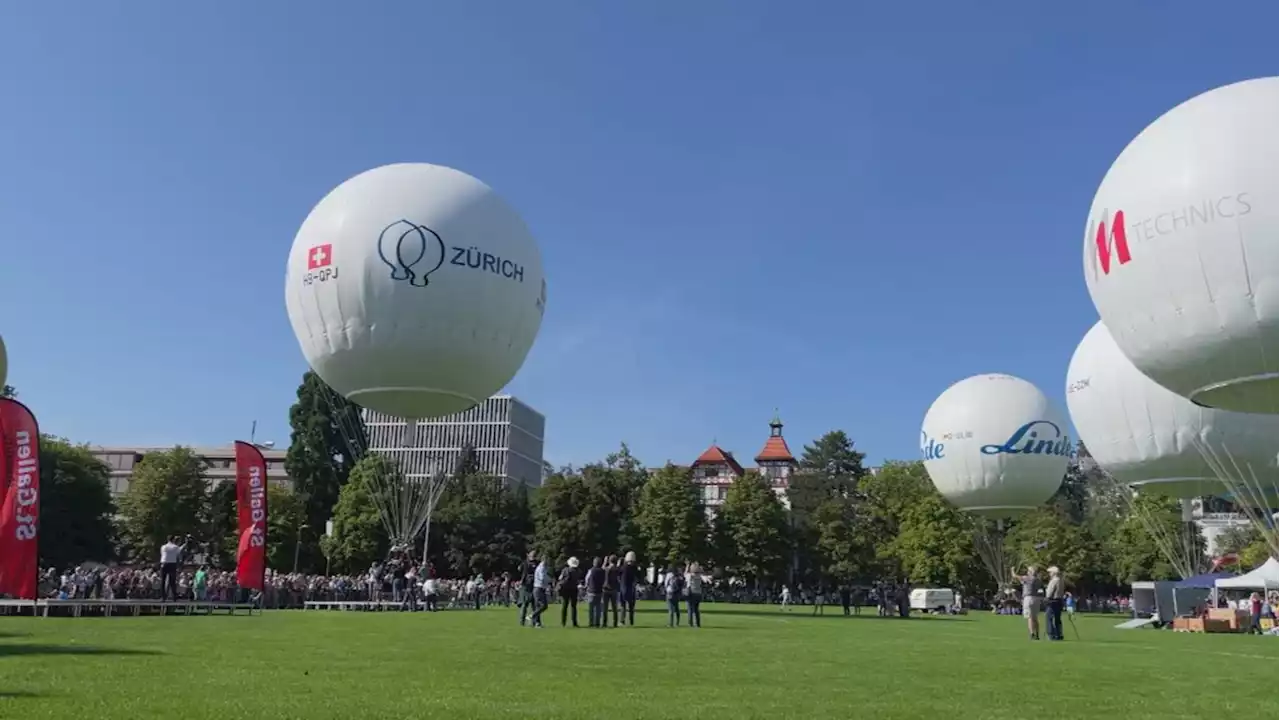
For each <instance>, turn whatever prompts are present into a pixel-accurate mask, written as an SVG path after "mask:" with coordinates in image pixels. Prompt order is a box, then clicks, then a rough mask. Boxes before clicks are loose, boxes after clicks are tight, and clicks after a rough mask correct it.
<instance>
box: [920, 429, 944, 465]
mask: <svg viewBox="0 0 1280 720" xmlns="http://www.w3.org/2000/svg"><path fill="white" fill-rule="evenodd" d="M946 451H947V446H946V443H940V442H938V441H937V440H935V439H934V438H931V437H929V433H927V432H924V431H923V430H921V431H920V454H921V455H922V456H923V457H924V459H925V460H941V459H942V458H944V457H946Z"/></svg>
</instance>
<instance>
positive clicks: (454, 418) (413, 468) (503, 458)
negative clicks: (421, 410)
mask: <svg viewBox="0 0 1280 720" xmlns="http://www.w3.org/2000/svg"><path fill="white" fill-rule="evenodd" d="M364 424H365V429H366V431H367V433H368V436H369V451H370V452H377V453H380V454H383V455H386V456H387V457H390V458H392V459H394V460H395V461H396V462H397V463H398V464H399V465H400V468H401V470H403V471H404V473H405V474H406V475H408V476H410V477H420V476H429V475H435V474H436V473H448V472H452V470H453V468H454V466H455V465H456V464H457V462H458V457H459V454H460V453H461V452H462V448H463V447H465V446H467V445H470V446H471V447H473V448H475V452H476V460H477V462H478V463H479V465H480V470H481V471H482V472H484V473H487V474H489V475H492V476H494V477H496V478H500V479H502V480H503V481H504V482H507V483H524V484H525V485H528V486H531V487H536V486H538V485H541V484H542V437H543V432H544V430H545V429H546V418H544V417H543V416H542V413H540V412H538V411H537V410H534V409H533V408H531V407H529V406H528V405H526V404H524V403H523V402H520V400H518V399H516V398H514V397H512V396H510V395H494V396H493V397H491V398H489V399H488V400H485V401H484V402H483V403H481V404H479V405H477V406H475V407H473V408H471V409H470V410H464V411H463V412H460V413H457V414H454V415H447V416H445V417H441V418H433V419H430V420H419V421H418V424H417V432H416V433H415V434H414V435H413V436H412V437H406V430H407V427H406V423H405V421H404V420H401V419H399V418H395V417H391V416H389V415H384V414H382V413H377V412H373V411H371V410H368V409H366V410H365V411H364Z"/></svg>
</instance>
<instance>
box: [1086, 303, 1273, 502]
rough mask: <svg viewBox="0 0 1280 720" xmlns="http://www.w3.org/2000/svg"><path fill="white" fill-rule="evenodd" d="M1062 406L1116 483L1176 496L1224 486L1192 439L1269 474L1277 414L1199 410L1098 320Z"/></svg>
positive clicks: (1218, 491)
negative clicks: (1129, 354)
mask: <svg viewBox="0 0 1280 720" xmlns="http://www.w3.org/2000/svg"><path fill="white" fill-rule="evenodd" d="M1067 409H1068V411H1069V412H1070V413H1071V421H1072V423H1073V424H1074V425H1075V428H1076V432H1078V433H1079V434H1080V440H1081V442H1083V443H1084V446H1085V447H1086V448H1088V451H1089V455H1090V456H1092V458H1093V460H1094V461H1095V462H1097V463H1098V465H1099V466H1101V467H1102V469H1104V470H1106V471H1107V472H1108V473H1110V474H1111V476H1112V477H1113V478H1115V480H1116V481H1117V482H1121V483H1124V484H1126V485H1129V486H1132V487H1134V488H1136V489H1137V490H1139V491H1140V492H1145V493H1156V494H1160V495H1165V496H1168V497H1175V498H1195V497H1201V496H1205V495H1221V494H1222V493H1224V492H1226V490H1227V488H1225V487H1224V486H1223V483H1222V481H1221V480H1220V479H1219V477H1218V475H1217V474H1216V473H1215V472H1214V469H1213V468H1212V467H1211V466H1210V464H1209V462H1208V461H1207V460H1206V459H1205V456H1204V454H1203V453H1202V452H1201V451H1200V450H1199V449H1198V448H1197V446H1196V443H1195V441H1196V440H1197V439H1198V440H1199V441H1200V442H1201V443H1207V444H1209V446H1210V447H1219V446H1222V445H1224V444H1225V446H1226V447H1229V448H1230V450H1231V453H1232V455H1233V458H1234V460H1235V461H1236V462H1238V463H1247V464H1248V466H1250V467H1253V468H1255V469H1256V470H1258V471H1265V472H1269V473H1270V481H1269V482H1267V483H1266V484H1267V485H1269V486H1274V485H1275V483H1276V474H1275V457H1276V451H1277V449H1280V447H1278V442H1277V437H1278V436H1280V419H1278V418H1277V416H1275V415H1263V414H1254V413H1236V412H1229V411H1225V410H1214V409H1210V408H1204V407H1200V406H1198V405H1196V404H1194V403H1192V402H1191V401H1190V400H1187V399H1186V398H1184V397H1182V396H1181V395H1177V394H1175V393H1173V392H1170V391H1169V390H1166V389H1165V388H1163V387H1161V386H1160V385H1157V384H1156V383H1155V382H1154V381H1152V380H1151V379H1150V378H1148V377H1147V376H1145V375H1143V374H1142V373H1141V372H1139V371H1138V369H1137V368H1135V367H1134V366H1133V363H1131V362H1129V360H1128V358H1126V357H1125V356H1124V354H1123V353H1122V352H1120V348H1119V347H1117V346H1116V343H1115V341H1114V340H1113V339H1112V338H1111V333H1109V332H1108V331H1107V327H1106V326H1105V325H1103V324H1102V323H1097V324H1096V325H1094V326H1093V329H1091V330H1089V332H1088V333H1087V334H1086V335H1085V336H1084V339H1083V340H1081V341H1080V346H1079V347H1077V348H1076V352H1075V355H1073V356H1072V358H1071V366H1070V368H1069V369H1068V370H1067Z"/></svg>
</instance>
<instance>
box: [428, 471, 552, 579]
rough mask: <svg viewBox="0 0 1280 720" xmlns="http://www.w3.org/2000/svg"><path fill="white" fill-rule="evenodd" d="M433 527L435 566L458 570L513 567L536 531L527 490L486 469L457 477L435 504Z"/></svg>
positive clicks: (491, 572) (491, 571)
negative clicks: (508, 484)
mask: <svg viewBox="0 0 1280 720" xmlns="http://www.w3.org/2000/svg"><path fill="white" fill-rule="evenodd" d="M431 530H432V533H433V538H438V539H439V542H433V543H432V547H433V548H435V551H434V552H432V559H431V561H432V564H433V565H434V566H435V567H436V568H437V569H444V570H446V571H447V572H448V573H449V574H452V575H454V576H467V575H473V574H476V573H481V574H483V575H485V576H486V577H492V576H497V575H501V574H502V573H504V572H514V571H515V569H516V567H517V566H518V564H519V562H520V560H521V558H523V557H524V555H525V553H526V552H527V551H528V547H529V542H530V538H531V537H532V534H533V521H532V516H531V514H530V510H529V504H528V495H527V492H526V491H525V489H524V487H523V486H522V485H519V486H517V487H514V488H513V487H507V486H504V485H503V483H502V482H501V481H499V480H497V479H495V478H493V477H492V476H489V475H485V474H482V473H475V474H472V475H467V476H463V477H458V478H455V479H454V481H453V482H452V483H451V484H450V485H449V487H448V489H447V490H446V491H445V493H444V495H443V496H442V497H441V499H440V503H439V505H437V506H436V511H435V516H434V517H433V519H432V522H431ZM437 533H438V534H437Z"/></svg>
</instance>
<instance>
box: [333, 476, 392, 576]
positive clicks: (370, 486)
mask: <svg viewBox="0 0 1280 720" xmlns="http://www.w3.org/2000/svg"><path fill="white" fill-rule="evenodd" d="M392 472H397V469H396V466H395V463H393V462H391V461H390V460H388V459H386V458H384V457H383V456H381V455H378V454H376V453H370V454H368V455H366V456H364V458H362V459H361V460H360V462H358V463H356V465H355V467H354V468H352V470H351V474H350V476H349V477H348V479H347V482H346V484H345V485H343V486H342V489H341V490H340V491H339V493H338V502H337V504H335V505H334V506H333V535H331V536H327V537H324V538H323V539H322V540H321V543H322V548H323V550H324V552H325V554H326V555H327V556H328V559H329V561H330V562H331V563H332V566H333V568H335V569H337V570H339V571H342V572H360V571H363V570H364V569H366V568H368V567H369V565H370V564H372V563H373V562H374V561H375V560H380V559H382V558H383V557H384V556H385V555H386V553H387V550H388V549H390V541H389V540H388V539H387V531H386V528H385V527H384V526H383V525H382V516H381V515H380V514H379V513H378V506H377V504H376V503H375V501H374V497H373V493H374V492H375V491H376V489H377V488H379V487H381V486H382V485H381V484H380V483H379V482H378V478H380V477H384V476H385V475H386V474H387V473H392Z"/></svg>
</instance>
